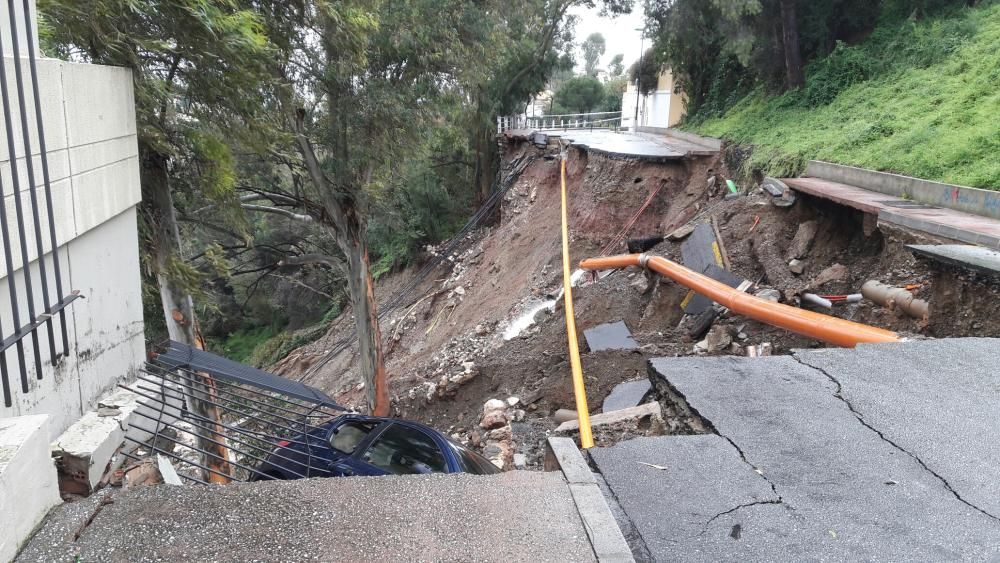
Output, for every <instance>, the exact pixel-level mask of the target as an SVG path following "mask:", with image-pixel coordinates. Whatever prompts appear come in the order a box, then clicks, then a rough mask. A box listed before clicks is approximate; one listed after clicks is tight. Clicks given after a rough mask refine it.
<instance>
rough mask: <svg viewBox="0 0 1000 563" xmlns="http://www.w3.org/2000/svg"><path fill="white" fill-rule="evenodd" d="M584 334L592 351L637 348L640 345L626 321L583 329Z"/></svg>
mask: <svg viewBox="0 0 1000 563" xmlns="http://www.w3.org/2000/svg"><path fill="white" fill-rule="evenodd" d="M583 336H584V338H586V339H587V347H589V348H590V351H591V352H600V351H601V350H635V349H636V348H638V347H639V343H638V342H636V341H635V339H634V338H632V332H631V331H629V329H628V326H626V325H625V322H624V321H618V322H615V323H605V324H602V325H598V326H595V327H594V328H590V329H587V330H585V331H583Z"/></svg>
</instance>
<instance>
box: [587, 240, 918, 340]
mask: <svg viewBox="0 0 1000 563" xmlns="http://www.w3.org/2000/svg"><path fill="white" fill-rule="evenodd" d="M627 266H645V267H647V268H649V269H650V270H653V271H655V272H657V273H659V274H661V275H663V276H665V277H668V278H670V279H672V280H673V281H675V282H677V283H679V284H681V285H683V286H684V287H687V288H689V289H691V290H693V291H695V292H697V293H700V294H702V295H704V296H705V297H708V298H709V299H711V300H712V301H715V302H716V303H718V304H720V305H722V306H724V307H728V308H729V310H731V311H733V312H735V313H738V314H740V315H744V316H747V317H750V318H751V319H755V320H758V321H761V322H763V323H767V324H769V325H772V326H776V327H779V328H783V329H785V330H790V331H792V332H795V333H797V334H801V335H803V336H808V337H810V338H815V339H816V340H822V341H823V342H827V343H829V344H835V345H837V346H843V347H845V348H853V347H854V346H855V345H856V344H858V343H859V342H899V335H898V334H896V333H895V332H892V331H889V330H883V329H881V328H876V327H873V326H868V325H865V324H861V323H855V322H851V321H847V320H844V319H839V318H837V317H831V316H829V315H822V314H820V313H814V312H812V311H806V310H804V309H799V308H797V307H790V306H788V305H782V304H781V303H774V302H772V301H767V300H765V299H760V298H758V297H754V296H753V295H749V294H747V293H744V292H742V291H738V290H736V289H733V288H731V287H729V286H728V285H726V284H724V283H722V282H719V281H716V280H713V279H712V278H710V277H708V276H705V275H702V274H699V273H697V272H695V271H693V270H690V269H688V268H685V267H684V266H681V265H680V264H677V263H676V262H671V261H670V260H667V259H666V258H661V257H659V256H649V255H646V254H622V255H619V256H609V257H607V258H590V259H588V260H584V261H583V262H581V263H580V267H581V268H583V269H585V270H611V269H614V268H624V267H627Z"/></svg>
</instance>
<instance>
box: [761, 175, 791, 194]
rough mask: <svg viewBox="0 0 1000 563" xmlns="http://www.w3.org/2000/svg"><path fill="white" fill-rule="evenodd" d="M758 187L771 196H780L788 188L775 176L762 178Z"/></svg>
mask: <svg viewBox="0 0 1000 563" xmlns="http://www.w3.org/2000/svg"><path fill="white" fill-rule="evenodd" d="M760 187H761V189H762V190H764V191H765V192H767V193H768V194H770V195H771V197H781V196H782V195H784V193H785V191H786V190H788V186H787V185H785V183H784V182H782V181H781V180H778V179H777V178H764V181H763V182H761V183H760Z"/></svg>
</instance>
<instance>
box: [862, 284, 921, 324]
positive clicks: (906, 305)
mask: <svg viewBox="0 0 1000 563" xmlns="http://www.w3.org/2000/svg"><path fill="white" fill-rule="evenodd" d="M861 295H864V296H865V298H866V299H871V300H872V301H874V302H875V303H877V304H879V305H881V306H883V307H888V308H889V309H890V310H892V309H896V308H898V309H900V310H901V311H903V312H904V313H906V314H907V315H910V316H911V317H913V318H916V319H921V320H924V321H926V320H927V319H928V318H929V317H930V304H928V303H927V302H926V301H924V300H923V299H917V298H916V297H914V296H913V294H912V293H910V292H909V291H907V290H906V289H903V288H902V287H893V286H891V285H886V284H884V283H882V282H880V281H876V280H870V281H867V282H865V284H864V285H862V286H861Z"/></svg>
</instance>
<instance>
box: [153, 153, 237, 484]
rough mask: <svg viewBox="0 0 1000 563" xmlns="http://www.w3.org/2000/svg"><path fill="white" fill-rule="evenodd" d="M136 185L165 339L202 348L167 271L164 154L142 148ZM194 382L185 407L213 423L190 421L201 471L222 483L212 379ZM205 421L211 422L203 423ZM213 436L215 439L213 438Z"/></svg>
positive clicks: (171, 250)
mask: <svg viewBox="0 0 1000 563" xmlns="http://www.w3.org/2000/svg"><path fill="white" fill-rule="evenodd" d="M142 165H143V171H142V180H143V181H142V191H143V203H144V205H145V207H146V212H147V216H148V218H149V227H150V230H151V231H152V237H151V238H152V246H153V248H152V249H151V250H152V255H153V256H152V263H153V268H154V269H155V274H156V283H157V285H158V286H159V288H160V302H161V303H162V305H163V317H164V318H163V320H164V322H166V325H167V334H168V335H169V336H170V339H171V340H176V341H177V342H182V343H184V344H187V345H189V346H194V347H196V348H199V349H204V347H205V346H204V342H203V341H202V339H201V335H200V334H199V332H198V329H197V320H196V319H195V316H194V300H193V299H192V298H191V294H190V293H188V292H187V291H185V289H184V288H183V287H180V286H179V285H178V284H177V283H176V282H175V281H174V279H173V277H172V276H171V275H170V272H171V267H172V265H173V264H175V263H176V261H177V260H179V255H180V240H181V239H180V229H179V228H178V226H177V214H176V212H175V210H174V200H173V196H172V194H171V193H170V182H169V179H168V172H167V158H166V157H165V156H163V155H161V154H158V153H155V152H153V151H148V150H147V151H144V154H143V159H142ZM198 375H200V376H201V382H200V383H194V382H192V387H194V388H195V389H194V390H193V391H192V393H191V397H192V400H191V405H189V406H190V408H191V411H192V412H194V413H195V414H196V415H197V416H199V417H202V418H203V420H204V422H205V423H206V424H205V426H214V428H212V430H214V431H215V433H213V432H211V431H210V430H203V429H201V428H199V426H200V425H195V433H196V434H197V436H198V446H199V448H200V449H201V450H202V451H205V452H208V453H207V454H203V456H202V457H203V458H204V459H203V461H204V465H205V466H207V467H209V468H211V469H212V471H206V472H205V473H207V474H206V475H205V476H204V477H205V478H206V479H207V480H208V481H209V482H211V483H220V484H225V483H228V482H229V481H230V479H229V477H228V476H229V475H230V474H231V473H230V467H229V461H228V460H229V451H228V448H226V447H225V446H224V445H222V444H225V435H223V434H222V433H221V432H222V430H223V428H222V414H221V413H220V412H219V408H218V407H217V406H215V405H213V404H212V403H218V399H217V396H218V394H217V393H216V387H215V381H214V380H213V379H212V377H211V376H209V375H208V374H205V373H199V374H198ZM209 421H211V423H209ZM217 442H218V443H217Z"/></svg>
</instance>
